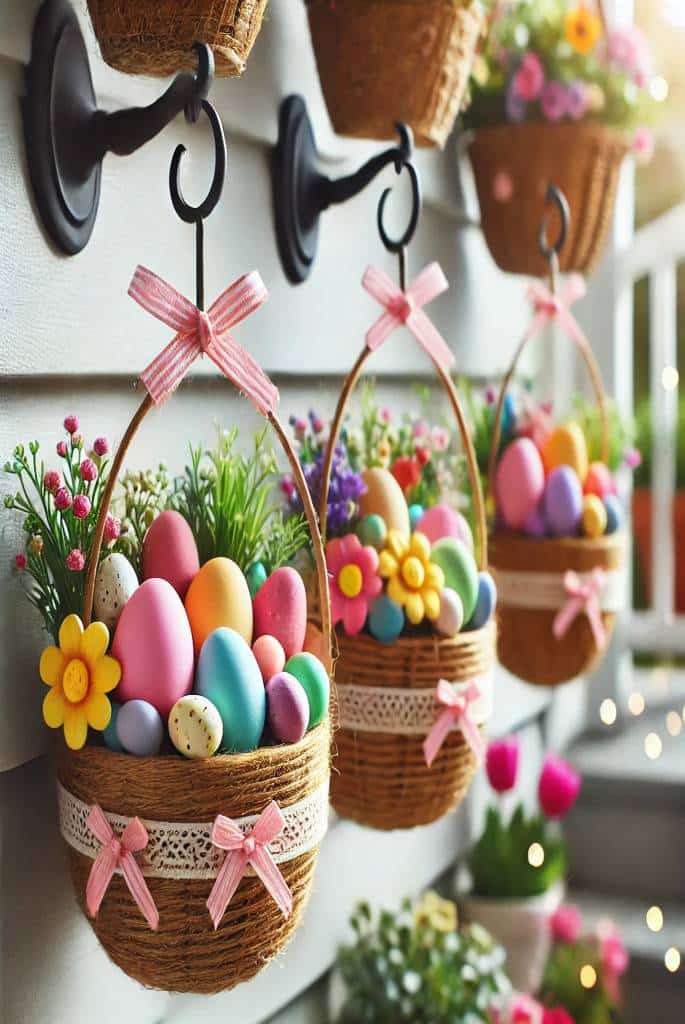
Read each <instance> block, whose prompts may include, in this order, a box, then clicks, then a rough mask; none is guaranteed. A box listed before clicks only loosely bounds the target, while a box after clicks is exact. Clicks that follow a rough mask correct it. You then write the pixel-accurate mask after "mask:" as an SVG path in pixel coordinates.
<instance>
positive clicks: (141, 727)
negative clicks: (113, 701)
mask: <svg viewBox="0 0 685 1024" xmlns="http://www.w3.org/2000/svg"><path fill="white" fill-rule="evenodd" d="M116 734H117V739H118V740H119V743H120V744H121V745H122V747H123V748H124V750H125V751H127V753H129V754H136V755H137V756H138V757H154V756H155V755H156V754H158V753H159V748H160V747H161V746H162V739H163V738H164V725H163V724H162V718H161V716H160V714H159V711H158V710H157V708H156V707H154V706H153V705H152V704H150V703H149V702H148V701H146V700H138V699H136V700H127V701H126V703H125V704H122V705H121V707H120V708H119V712H118V714H117V720H116Z"/></svg>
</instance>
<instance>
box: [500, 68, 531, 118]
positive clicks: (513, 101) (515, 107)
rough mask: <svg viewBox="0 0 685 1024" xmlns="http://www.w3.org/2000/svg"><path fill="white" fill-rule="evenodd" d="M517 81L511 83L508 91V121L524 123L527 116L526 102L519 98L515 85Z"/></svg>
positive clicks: (506, 106)
mask: <svg viewBox="0 0 685 1024" xmlns="http://www.w3.org/2000/svg"><path fill="white" fill-rule="evenodd" d="M514 82H515V79H513V78H512V79H511V81H510V82H509V88H508V89H507V95H506V99H505V108H506V114H507V120H508V121H514V122H515V123H518V122H519V121H523V120H524V119H525V116H526V104H525V101H524V100H523V99H522V98H521V97H520V96H519V94H518V92H517V91H516V88H515V85H514Z"/></svg>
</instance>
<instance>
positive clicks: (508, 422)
mask: <svg viewBox="0 0 685 1024" xmlns="http://www.w3.org/2000/svg"><path fill="white" fill-rule="evenodd" d="M515 430H516V407H515V405H514V396H513V395H512V394H511V393H510V392H509V391H507V393H506V395H505V396H504V401H503V402H502V437H503V438H505V439H506V438H509V437H513V436H514V431H515Z"/></svg>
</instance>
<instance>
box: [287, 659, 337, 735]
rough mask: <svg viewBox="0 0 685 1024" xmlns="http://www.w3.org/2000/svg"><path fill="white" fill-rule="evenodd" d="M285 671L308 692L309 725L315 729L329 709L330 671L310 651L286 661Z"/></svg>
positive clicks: (309, 727)
mask: <svg viewBox="0 0 685 1024" xmlns="http://www.w3.org/2000/svg"><path fill="white" fill-rule="evenodd" d="M283 671H284V672H289V673H290V675H291V676H294V677H295V679H297V681H298V682H299V683H300V684H301V686H302V688H303V689H304V692H305V693H306V694H307V700H308V702H309V725H308V726H307V728H308V729H313V728H314V726H315V725H318V724H319V722H321V721H323V719H324V718H325V717H326V712H327V711H328V698H329V693H330V681H329V679H328V673H327V672H326V669H325V668H324V667H323V665H322V664H321V662H320V661H319V659H318V658H316V657H315V656H314V655H313V654H309V652H308V651H303V652H302V654H293V656H292V658H289V659H288V661H286V663H285V668H284V670H283Z"/></svg>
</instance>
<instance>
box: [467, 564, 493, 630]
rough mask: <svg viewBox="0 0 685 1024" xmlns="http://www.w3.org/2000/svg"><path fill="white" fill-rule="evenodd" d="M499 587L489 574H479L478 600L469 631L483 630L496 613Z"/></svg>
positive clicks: (468, 626) (470, 620) (468, 627)
mask: <svg viewBox="0 0 685 1024" xmlns="http://www.w3.org/2000/svg"><path fill="white" fill-rule="evenodd" d="M496 606H497V587H496V586H495V581H494V580H493V578H492V576H491V575H490V573H489V572H479V573H478V599H477V601H476V607H475V608H474V609H473V615H472V616H471V618H470V619H469V622H468V625H467V627H466V628H467V629H482V628H483V626H485V625H487V623H488V622H489V621H490V619H491V618H492V616H493V615H494V613H495V608H496Z"/></svg>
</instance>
